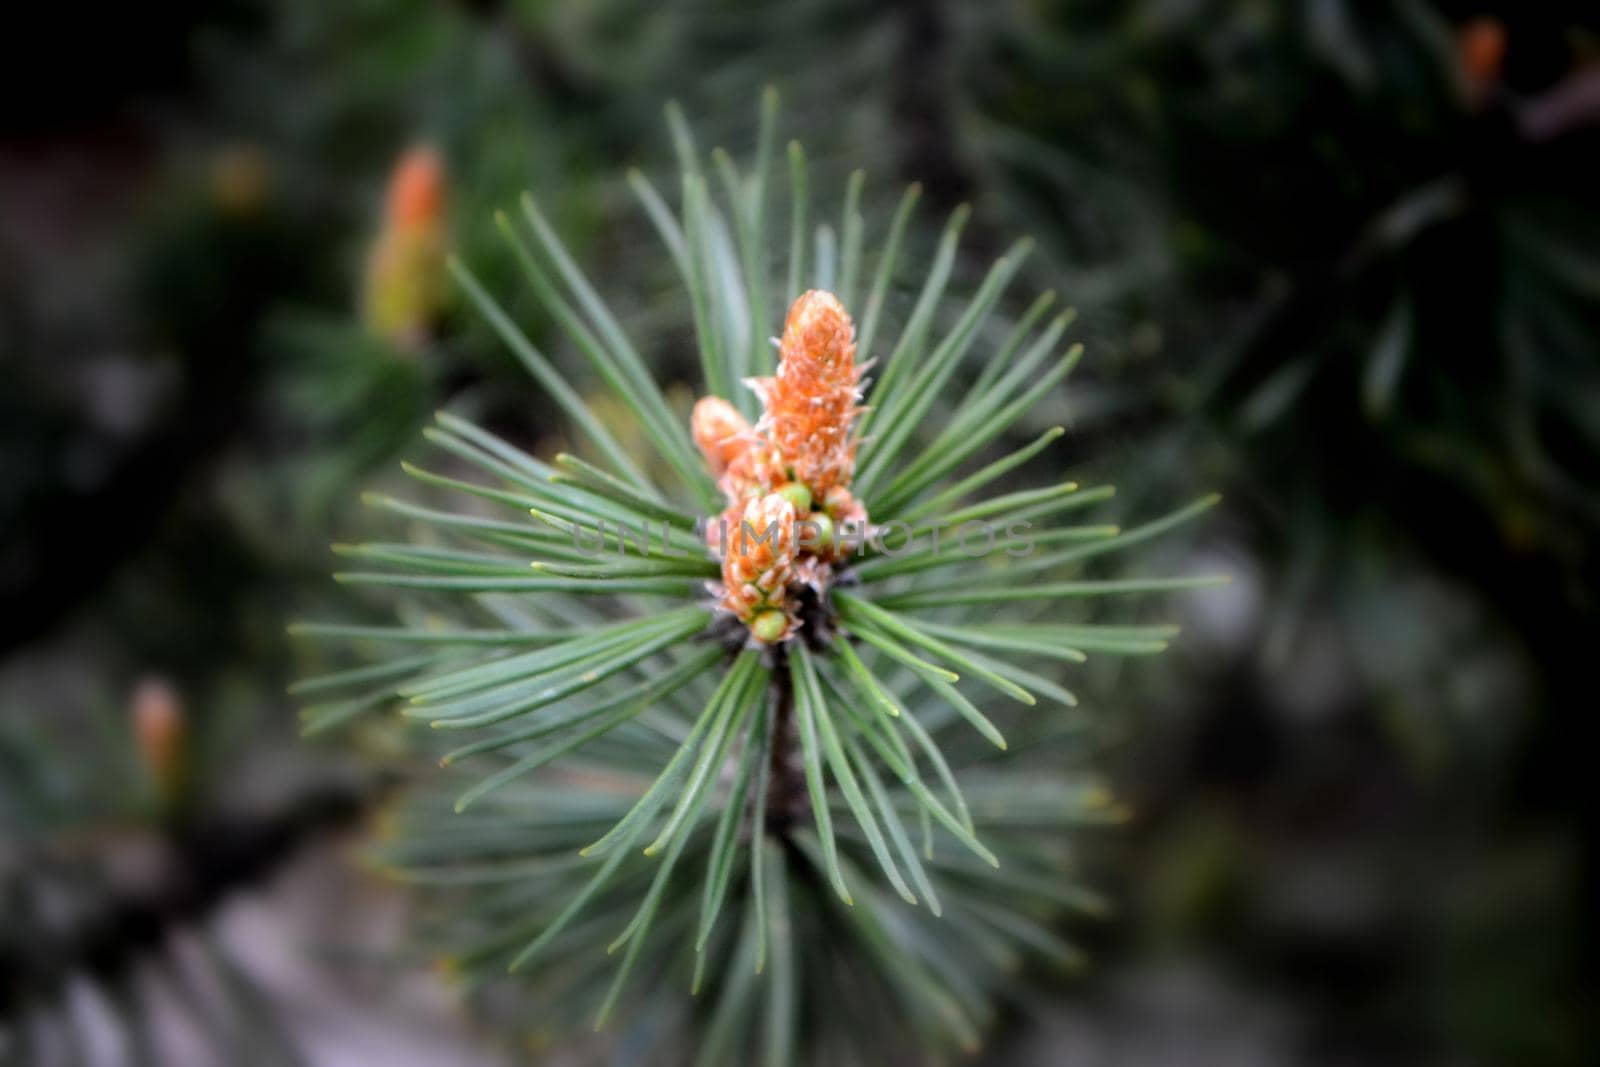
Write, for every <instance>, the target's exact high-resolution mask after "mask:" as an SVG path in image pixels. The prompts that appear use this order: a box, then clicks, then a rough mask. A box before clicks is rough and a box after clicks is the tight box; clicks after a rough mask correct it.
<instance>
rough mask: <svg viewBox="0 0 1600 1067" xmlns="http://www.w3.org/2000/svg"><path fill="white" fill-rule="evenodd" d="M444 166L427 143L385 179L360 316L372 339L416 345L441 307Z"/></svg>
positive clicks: (425, 336) (409, 346)
mask: <svg viewBox="0 0 1600 1067" xmlns="http://www.w3.org/2000/svg"><path fill="white" fill-rule="evenodd" d="M445 193H446V185H445V169H444V160H443V159H442V158H441V157H440V155H439V153H438V152H437V151H436V150H435V149H433V148H430V147H428V146H425V145H424V146H419V147H415V148H411V149H409V150H407V152H406V153H405V154H404V155H403V156H401V157H400V160H399V161H398V162H397V163H396V164H395V168H394V171H393V174H392V175H391V177H390V179H389V195H388V202H387V206H386V208H385V214H384V225H383V229H382V230H381V231H380V232H379V233H378V236H377V239H376V240H375V241H374V242H373V246H372V251H371V252H370V253H369V255H368V257H367V270H366V277H365V279H364V282H363V286H362V302H361V303H362V306H361V313H362V319H363V320H364V321H365V323H366V326H367V329H368V330H369V331H370V332H371V333H372V334H374V335H375V336H377V337H381V338H383V339H384V340H386V341H389V342H390V343H392V344H394V345H397V346H399V347H401V348H405V349H416V348H420V347H421V346H422V345H423V344H424V343H426V341H427V340H428V338H429V337H430V336H431V335H432V332H433V327H434V325H435V324H436V322H437V320H438V318H439V315H440V314H441V313H442V311H443V310H444V306H445V301H446V296H447V293H448V286H447V284H446V276H445V254H446V251H447V248H448V240H447V238H446V232H445Z"/></svg>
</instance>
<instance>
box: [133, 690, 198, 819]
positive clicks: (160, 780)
mask: <svg viewBox="0 0 1600 1067" xmlns="http://www.w3.org/2000/svg"><path fill="white" fill-rule="evenodd" d="M130 715H131V717H132V719H133V736H134V742H135V744H136V745H137V747H138V751H139V760H140V762H141V763H142V764H143V765H144V768H145V772H146V773H147V774H149V775H150V780H151V781H152V782H153V783H154V784H155V787H156V792H157V793H158V794H159V795H160V797H161V799H162V801H163V802H164V803H170V802H171V801H172V800H173V799H174V798H176V797H177V795H178V794H179V793H180V792H181V791H182V788H183V781H184V775H185V771H186V762H187V761H186V756H185V749H186V747H187V746H186V743H185V734H186V730H185V724H184V712H183V698H182V697H180V696H179V695H178V690H177V689H176V688H175V687H174V686H173V685H172V683H171V682H169V681H167V680H166V679H165V678H158V677H149V678H145V679H142V680H141V681H140V682H139V684H138V685H136V686H134V689H133V699H132V701H131V706H130Z"/></svg>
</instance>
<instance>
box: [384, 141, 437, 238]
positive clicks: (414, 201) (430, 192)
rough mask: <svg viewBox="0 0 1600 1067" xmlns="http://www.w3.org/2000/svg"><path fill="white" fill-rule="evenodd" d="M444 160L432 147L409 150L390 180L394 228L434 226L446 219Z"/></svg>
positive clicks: (389, 208)
mask: <svg viewBox="0 0 1600 1067" xmlns="http://www.w3.org/2000/svg"><path fill="white" fill-rule="evenodd" d="M444 190H445V172H444V157H442V156H440V155H439V152H438V150H437V149H435V148H434V147H432V146H431V145H417V146H415V147H413V148H410V149H408V150H407V151H406V154H405V155H403V156H401V157H400V161H399V163H397V164H396V165H395V168H394V172H393V174H392V175H391V176H390V178H389V200H388V215H387V221H388V224H389V225H390V226H395V227H402V228H410V227H414V226H431V225H434V224H436V223H438V222H439V221H440V220H441V219H442V218H443V216H444Z"/></svg>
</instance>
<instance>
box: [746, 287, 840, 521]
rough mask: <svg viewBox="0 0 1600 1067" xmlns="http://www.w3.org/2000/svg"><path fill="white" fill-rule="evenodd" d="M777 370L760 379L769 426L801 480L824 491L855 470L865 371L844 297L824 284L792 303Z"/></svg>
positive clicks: (764, 423)
mask: <svg viewBox="0 0 1600 1067" xmlns="http://www.w3.org/2000/svg"><path fill="white" fill-rule="evenodd" d="M779 351H780V356H781V359H780V361H779V363H778V373H777V375H776V376H775V377H772V378H767V379H763V380H761V381H758V382H757V383H755V387H756V389H757V391H758V392H759V393H761V395H762V399H763V400H764V401H765V402H766V409H767V413H766V415H765V417H764V418H763V419H762V427H763V428H765V429H766V430H767V433H768V435H769V436H770V437H771V440H772V443H773V444H774V445H775V446H777V449H778V452H779V453H780V454H781V455H782V456H783V459H784V461H785V462H786V463H787V464H788V465H789V467H790V468H791V469H792V470H793V472H794V477H795V479H796V480H798V481H800V482H803V483H805V484H806V485H807V486H808V487H810V489H811V492H812V493H813V495H815V496H817V497H819V498H820V497H821V496H822V495H823V494H825V493H826V492H827V491H828V490H829V489H831V488H833V487H834V486H836V485H840V484H843V483H846V482H848V481H849V480H850V477H851V475H852V474H853V473H854V471H855V453H856V448H855V442H854V441H853V440H851V437H850V426H851V423H852V422H853V421H854V420H855V416H856V413H857V411H858V410H859V408H858V402H859V401H860V399H861V393H860V389H859V384H860V378H861V372H860V371H859V370H858V369H857V368H856V365H855V353H856V346H855V326H854V325H853V324H852V323H851V321H850V316H849V315H848V314H847V313H846V312H845V310H844V305H843V304H841V303H840V302H839V298H838V297H836V296H834V295H833V294H832V293H828V292H824V291H822V290H820V289H813V290H811V291H810V292H807V293H803V294H801V296H800V298H799V299H797V300H796V301H795V302H794V303H793V304H792V305H791V306H790V308H789V315H788V318H787V320H786V321H785V323H784V328H783V339H782V341H781V343H780V346H779Z"/></svg>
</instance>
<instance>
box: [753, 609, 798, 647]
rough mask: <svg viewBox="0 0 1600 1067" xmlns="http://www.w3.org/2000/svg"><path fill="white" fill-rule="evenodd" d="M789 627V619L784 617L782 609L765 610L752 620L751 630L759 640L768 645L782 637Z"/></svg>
mask: <svg viewBox="0 0 1600 1067" xmlns="http://www.w3.org/2000/svg"><path fill="white" fill-rule="evenodd" d="M788 627H789V620H788V619H786V618H784V615H783V612H781V611H763V612H762V613H761V614H760V615H757V616H756V617H755V618H753V619H751V620H750V632H751V633H752V634H755V637H756V640H757V641H760V642H761V643H762V644H767V645H770V644H772V643H773V642H774V641H776V640H778V639H779V638H780V637H782V636H783V631H784V630H786V629H788Z"/></svg>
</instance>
